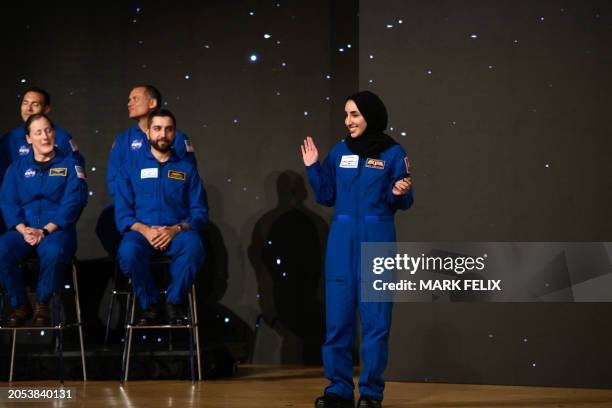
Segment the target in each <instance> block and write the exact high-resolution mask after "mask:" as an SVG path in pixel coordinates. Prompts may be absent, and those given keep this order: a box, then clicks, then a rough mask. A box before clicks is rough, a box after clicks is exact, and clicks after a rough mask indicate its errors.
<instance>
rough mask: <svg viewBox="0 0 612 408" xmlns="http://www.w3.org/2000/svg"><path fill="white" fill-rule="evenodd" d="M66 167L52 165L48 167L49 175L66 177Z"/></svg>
mask: <svg viewBox="0 0 612 408" xmlns="http://www.w3.org/2000/svg"><path fill="white" fill-rule="evenodd" d="M67 174H68V169H67V168H66V167H52V168H50V169H49V176H57V177H66V175H67Z"/></svg>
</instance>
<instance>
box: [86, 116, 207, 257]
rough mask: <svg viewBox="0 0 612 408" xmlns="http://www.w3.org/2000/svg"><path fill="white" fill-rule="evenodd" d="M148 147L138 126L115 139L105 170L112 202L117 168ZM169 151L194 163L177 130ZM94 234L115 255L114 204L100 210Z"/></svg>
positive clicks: (188, 145)
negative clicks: (172, 150) (171, 150)
mask: <svg viewBox="0 0 612 408" xmlns="http://www.w3.org/2000/svg"><path fill="white" fill-rule="evenodd" d="M150 146H151V145H150V144H149V140H148V139H147V135H146V133H145V132H143V131H142V130H141V129H140V126H138V122H136V123H135V124H134V125H133V126H131V127H130V128H128V129H127V130H125V131H123V132H121V133H119V134H118V135H117V137H115V141H114V142H113V147H112V148H111V153H110V157H109V159H108V165H107V168H106V182H107V187H108V193H109V194H110V196H111V197H112V198H113V200H114V198H115V194H116V190H117V188H116V180H117V178H118V177H119V176H120V173H121V166H122V165H123V164H124V163H125V162H127V161H128V160H131V158H132V156H133V155H134V154H136V153H138V152H140V151H141V150H146V149H148V148H149V147H150ZM172 148H173V149H174V151H175V153H176V154H177V156H178V157H179V158H181V159H183V158H187V159H188V160H192V161H193V162H194V163H195V155H194V154H193V145H192V144H191V141H190V140H189V138H188V137H187V135H185V134H184V133H183V132H181V131H179V130H177V131H176V138H175V139H174V143H173V145H172ZM96 233H97V235H98V238H99V239H100V241H101V242H102V245H103V246H104V249H105V250H106V251H107V252H108V253H110V254H111V255H115V254H116V252H117V248H118V247H119V242H120V241H121V235H120V234H119V232H118V231H117V228H116V226H115V207H114V204H111V205H109V206H107V207H106V208H105V209H104V210H102V213H101V214H100V217H99V220H98V224H97V226H96Z"/></svg>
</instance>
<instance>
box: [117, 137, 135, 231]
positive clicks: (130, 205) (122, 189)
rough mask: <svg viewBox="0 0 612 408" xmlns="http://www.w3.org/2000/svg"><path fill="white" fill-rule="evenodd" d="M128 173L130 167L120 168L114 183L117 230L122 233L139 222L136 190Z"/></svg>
mask: <svg viewBox="0 0 612 408" xmlns="http://www.w3.org/2000/svg"><path fill="white" fill-rule="evenodd" d="M115 148H116V146H115ZM128 172H129V166H128V165H125V166H120V167H119V169H118V174H117V177H116V178H115V181H114V186H115V195H114V196H113V201H114V203H115V222H116V223H117V229H118V230H119V232H121V233H123V232H125V231H126V230H128V229H129V228H130V227H131V226H132V225H134V223H135V222H137V221H138V220H137V219H136V197H135V196H134V189H133V187H132V183H131V182H130V178H129V174H128Z"/></svg>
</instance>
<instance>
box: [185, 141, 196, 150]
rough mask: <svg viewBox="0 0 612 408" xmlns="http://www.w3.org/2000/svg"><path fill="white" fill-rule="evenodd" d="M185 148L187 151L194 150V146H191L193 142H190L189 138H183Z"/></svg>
mask: <svg viewBox="0 0 612 408" xmlns="http://www.w3.org/2000/svg"><path fill="white" fill-rule="evenodd" d="M185 150H187V151H188V152H189V153H193V152H195V148H194V147H193V143H191V140H189V139H185Z"/></svg>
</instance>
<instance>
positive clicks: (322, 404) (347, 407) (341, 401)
mask: <svg viewBox="0 0 612 408" xmlns="http://www.w3.org/2000/svg"><path fill="white" fill-rule="evenodd" d="M329 407H332V408H354V407H355V400H353V399H345V398H342V397H341V396H339V395H338V394H334V393H329V394H323V395H322V396H320V397H319V398H317V399H316V401H315V408H329Z"/></svg>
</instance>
